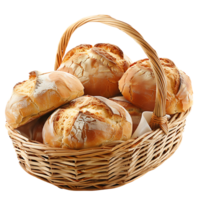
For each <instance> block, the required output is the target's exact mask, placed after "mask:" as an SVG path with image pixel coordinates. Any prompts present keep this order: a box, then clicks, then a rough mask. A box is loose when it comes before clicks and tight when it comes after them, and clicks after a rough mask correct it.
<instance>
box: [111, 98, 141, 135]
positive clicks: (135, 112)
mask: <svg viewBox="0 0 200 200" xmlns="http://www.w3.org/2000/svg"><path fill="white" fill-rule="evenodd" d="M110 100H111V101H114V102H116V103H118V104H119V105H121V106H123V107H124V108H125V109H126V110H127V111H128V113H129V114H130V116H131V119H132V123H133V133H134V132H135V130H136V128H137V127H138V124H139V123H140V119H141V116H142V112H143V111H142V109H140V108H138V107H136V106H134V105H133V104H132V103H131V102H129V101H128V100H126V99H125V98H124V97H123V96H118V97H112V98H110Z"/></svg>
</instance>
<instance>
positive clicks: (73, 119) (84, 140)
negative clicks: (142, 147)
mask: <svg viewBox="0 0 200 200" xmlns="http://www.w3.org/2000/svg"><path fill="white" fill-rule="evenodd" d="M131 134H132V120H131V117H130V115H129V113H128V112H127V111H126V110H125V109H124V108H123V107H122V106H120V105H119V104H117V103H115V102H113V101H110V100H108V99H106V98H104V97H97V96H96V97H92V96H83V97H79V98H77V99H75V100H73V101H71V102H70V103H68V104H66V105H64V106H63V107H61V108H59V109H57V110H56V111H55V112H54V113H53V114H52V115H51V116H50V117H49V118H48V120H47V121H46V123H45V125H44V128H43V131H42V135H43V141H44V143H45V144H48V145H49V146H51V147H62V148H70V149H82V148H89V147H95V146H99V145H102V144H104V143H107V142H112V141H115V140H127V139H129V138H130V137H131Z"/></svg>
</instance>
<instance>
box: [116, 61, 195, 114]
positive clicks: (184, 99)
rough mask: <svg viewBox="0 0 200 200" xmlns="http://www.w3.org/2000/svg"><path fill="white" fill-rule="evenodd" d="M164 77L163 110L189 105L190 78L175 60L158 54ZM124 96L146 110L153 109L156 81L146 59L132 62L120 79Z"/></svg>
mask: <svg viewBox="0 0 200 200" xmlns="http://www.w3.org/2000/svg"><path fill="white" fill-rule="evenodd" d="M160 62H161V65H162V67H163V69H164V72H165V76H166V80H167V99H166V113H167V114H175V113H178V112H184V111H186V110H187V109H189V108H190V107H191V106H192V103H193V91H192V85H191V80H190V78H189V76H187V75H186V74H185V73H184V72H183V71H181V70H179V69H178V68H177V67H176V66H175V64H174V63H173V62H172V61H171V60H169V59H167V58H160ZM119 89H120V91H121V93H122V94H123V96H124V97H125V98H126V99H127V100H128V101H130V102H131V103H133V104H134V105H136V106H138V107H139V108H141V109H143V110H145V111H153V109H154V106H155V97H156V81H155V76H154V73H153V70H152V68H151V66H150V62H149V60H148V59H144V60H139V61H137V62H135V63H133V64H132V65H131V67H130V68H129V69H128V70H127V71H126V73H125V74H124V75H123V77H122V78H121V79H120V81H119Z"/></svg>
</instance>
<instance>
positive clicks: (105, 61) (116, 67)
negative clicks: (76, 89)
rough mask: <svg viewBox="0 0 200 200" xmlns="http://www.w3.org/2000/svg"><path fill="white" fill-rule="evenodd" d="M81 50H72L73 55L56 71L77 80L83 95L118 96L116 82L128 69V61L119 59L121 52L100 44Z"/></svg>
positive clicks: (114, 47) (116, 48) (117, 48)
mask: <svg viewBox="0 0 200 200" xmlns="http://www.w3.org/2000/svg"><path fill="white" fill-rule="evenodd" d="M80 46H81V45H80ZM90 47H91V46H90ZM76 48H77V47H76ZM76 48H75V49H76ZM82 50H83V51H81V52H78V51H77V52H75V50H73V52H75V53H74V54H73V55H72V54H71V55H72V56H71V57H70V58H69V59H67V60H66V59H64V61H63V62H62V64H61V66H60V67H59V68H58V71H65V72H68V73H71V74H73V75H74V76H76V77H77V78H79V80H80V81H81V83H82V84H83V86H84V92H85V94H89V95H98V96H103V97H112V96H115V95H117V94H119V93H120V92H119V88H118V81H119V79H120V78H121V77H122V75H123V74H124V72H125V71H126V70H127V69H128V67H129V61H126V60H125V59H123V58H121V57H122V56H123V52H122V51H121V50H120V49H119V47H117V46H115V45H111V44H102V43H101V44H97V45H95V46H94V47H92V48H89V47H88V49H84V48H82Z"/></svg>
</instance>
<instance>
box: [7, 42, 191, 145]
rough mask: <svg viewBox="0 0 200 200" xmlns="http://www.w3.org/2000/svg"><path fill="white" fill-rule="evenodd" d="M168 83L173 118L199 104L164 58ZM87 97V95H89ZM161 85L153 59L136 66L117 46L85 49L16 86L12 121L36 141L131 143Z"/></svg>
mask: <svg viewBox="0 0 200 200" xmlns="http://www.w3.org/2000/svg"><path fill="white" fill-rule="evenodd" d="M160 61H161V65H162V67H163V69H164V72H165V76H166V79H167V102H166V112H167V114H170V115H172V114H175V113H178V112H184V111H186V110H187V109H189V108H190V107H191V105H192V103H193V97H192V96H193V92H192V86H191V81H190V78H189V77H188V76H187V75H186V74H185V73H184V72H182V71H181V70H179V69H178V68H177V67H176V66H175V64H174V63H173V62H172V61H171V60H169V59H162V58H161V59H160ZM83 95H84V96H83ZM155 96H156V82H155V76H154V73H153V70H152V68H151V66H150V62H149V60H148V59H144V60H140V61H137V62H134V63H132V62H131V60H130V59H129V58H128V57H127V56H126V55H124V53H123V51H122V50H121V49H120V48H119V47H117V46H115V45H111V44H103V43H101V44H96V45H94V46H92V45H79V46H77V47H75V48H73V49H71V50H70V51H69V52H68V53H67V54H66V55H65V57H64V59H63V61H62V64H61V65H60V67H59V68H58V69H57V70H56V71H52V72H48V73H40V72H38V71H33V72H30V75H29V80H26V81H24V82H21V83H18V84H16V85H15V86H14V89H13V94H12V96H11V98H10V100H9V101H8V103H7V106H6V111H5V114H6V121H7V123H8V124H9V125H10V126H11V127H12V128H13V129H16V130H17V131H18V132H19V133H21V134H25V135H29V137H30V139H31V140H36V141H39V142H43V143H44V144H46V145H49V146H51V147H60V148H70V149H81V148H89V147H95V146H100V145H104V144H106V143H109V142H112V141H116V140H124V141H125V140H128V139H129V138H131V136H132V134H133V132H134V131H135V129H136V128H137V126H138V124H139V122H140V118H141V114H142V112H143V111H153V109H154V105H155Z"/></svg>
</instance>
